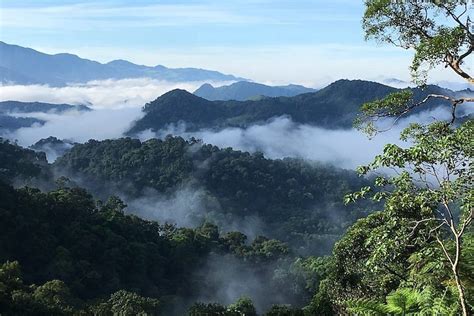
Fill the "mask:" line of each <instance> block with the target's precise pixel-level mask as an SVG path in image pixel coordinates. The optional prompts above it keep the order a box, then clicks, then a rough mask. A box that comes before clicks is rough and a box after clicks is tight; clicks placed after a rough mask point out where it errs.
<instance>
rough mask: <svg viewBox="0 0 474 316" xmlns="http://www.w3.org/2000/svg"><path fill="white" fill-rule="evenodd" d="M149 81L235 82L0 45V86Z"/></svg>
mask: <svg viewBox="0 0 474 316" xmlns="http://www.w3.org/2000/svg"><path fill="white" fill-rule="evenodd" d="M143 77H147V78H152V79H158V80H167V81H237V80H245V79H243V78H238V77H235V76H233V75H226V74H222V73H220V72H217V71H211V70H205V69H198V68H175V69H173V68H167V67H165V66H161V65H158V66H155V67H149V66H143V65H136V64H134V63H131V62H129V61H126V60H114V61H111V62H109V63H106V64H102V63H99V62H97V61H92V60H88V59H83V58H80V57H78V56H76V55H72V54H56V55H49V54H45V53H41V52H39V51H36V50H34V49H31V48H25V47H21V46H17V45H10V44H7V43H4V42H1V41H0V82H1V83H4V84H9V83H15V84H48V85H51V86H64V85H66V84H68V83H85V82H88V81H91V80H105V79H127V78H143Z"/></svg>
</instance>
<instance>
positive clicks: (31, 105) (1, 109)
mask: <svg viewBox="0 0 474 316" xmlns="http://www.w3.org/2000/svg"><path fill="white" fill-rule="evenodd" d="M72 110H76V111H91V109H90V108H89V107H87V106H85V105H71V104H52V103H42V102H20V101H1V102H0V113H4V114H8V113H34V112H42V113H51V112H52V113H62V112H66V111H72Z"/></svg>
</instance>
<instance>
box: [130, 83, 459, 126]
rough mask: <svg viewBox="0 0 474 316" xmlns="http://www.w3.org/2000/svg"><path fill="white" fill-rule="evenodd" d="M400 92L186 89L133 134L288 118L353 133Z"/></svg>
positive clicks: (154, 106)
mask: <svg viewBox="0 0 474 316" xmlns="http://www.w3.org/2000/svg"><path fill="white" fill-rule="evenodd" d="M397 90H398V89H396V88H393V87H389V86H386V85H383V84H380V83H376V82H371V81H362V80H339V81H336V82H334V83H332V84H330V85H329V86H327V87H325V88H323V89H321V90H319V91H317V92H313V93H304V94H300V95H297V96H294V97H276V98H270V97H267V98H262V99H259V100H255V101H209V100H206V99H204V98H201V97H198V96H196V95H194V94H191V93H189V92H187V91H185V90H173V91H170V92H168V93H166V94H164V95H162V96H161V97H159V98H158V99H156V100H155V101H152V102H150V103H148V104H146V105H145V107H144V108H143V111H144V112H145V115H144V117H143V118H142V119H140V120H138V121H137V122H135V125H134V126H133V127H132V129H131V130H130V131H129V134H130V135H132V134H134V133H138V132H141V131H144V130H148V129H151V130H152V131H157V130H160V129H162V128H164V127H166V126H167V125H169V124H177V123H179V122H186V127H187V129H188V130H190V131H192V130H197V129H200V128H214V129H216V128H217V129H218V128H224V127H246V126H248V125H250V124H254V123H258V122H265V121H267V120H268V119H270V118H273V117H278V116H284V115H286V116H290V117H291V118H292V119H293V121H295V122H298V123H307V124H312V125H316V126H321V127H324V128H330V129H335V128H350V127H352V124H353V120H354V118H355V117H356V115H357V114H358V113H359V109H360V106H361V105H362V104H363V103H366V102H369V101H373V100H375V99H380V98H383V97H384V96H386V95H387V94H389V93H391V92H395V91H397ZM413 92H414V98H415V99H416V100H419V99H421V98H423V97H424V96H426V95H427V94H429V93H435V94H445V95H455V94H456V93H455V92H453V91H451V90H447V89H443V88H440V87H438V86H432V85H429V86H427V87H426V88H425V89H424V90H420V89H418V88H416V89H413ZM441 104H446V103H445V102H442V101H439V100H434V101H432V102H429V103H428V104H427V105H426V106H424V107H422V109H423V110H426V109H428V108H429V107H433V106H438V105H441ZM417 111H418V110H417ZM417 111H413V113H416V112H417Z"/></svg>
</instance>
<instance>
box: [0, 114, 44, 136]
mask: <svg viewBox="0 0 474 316" xmlns="http://www.w3.org/2000/svg"><path fill="white" fill-rule="evenodd" d="M44 123H45V121H43V120H40V119H36V118H32V117H15V116H10V115H5V114H0V132H2V131H5V130H6V131H14V130H17V129H19V128H22V127H30V126H32V125H33V124H39V125H43V124H44Z"/></svg>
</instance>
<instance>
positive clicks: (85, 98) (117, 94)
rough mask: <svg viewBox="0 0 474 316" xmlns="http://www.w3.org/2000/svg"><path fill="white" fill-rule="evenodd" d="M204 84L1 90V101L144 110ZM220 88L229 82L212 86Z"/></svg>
mask: <svg viewBox="0 0 474 316" xmlns="http://www.w3.org/2000/svg"><path fill="white" fill-rule="evenodd" d="M203 83H204V82H168V81H162V80H155V79H149V78H136V79H122V80H113V79H109V80H97V81H90V82H88V83H85V84H76V85H69V86H67V87H60V88H57V87H50V86H47V85H27V86H25V85H4V86H0V101H7V100H15V101H23V102H36V101H37V102H46V103H69V104H84V105H89V106H91V107H93V108H95V109H104V108H124V107H141V106H143V105H144V104H145V103H147V102H149V101H152V100H154V99H156V98H158V97H159V96H160V95H162V94H164V93H166V92H168V91H170V90H173V89H177V88H179V89H185V90H188V91H191V92H192V91H194V90H196V89H197V88H199V87H200V86H201V85H202V84H203ZM209 83H211V84H212V85H214V86H221V85H224V84H228V83H229V82H209Z"/></svg>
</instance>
